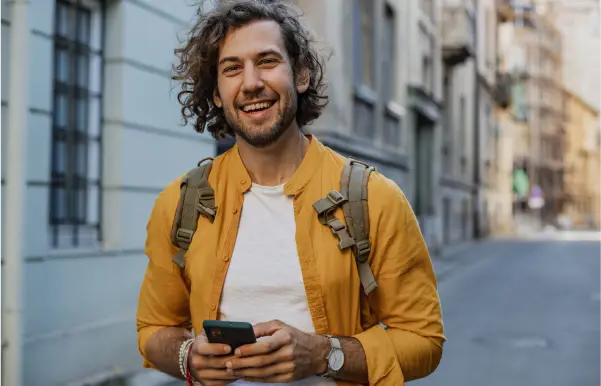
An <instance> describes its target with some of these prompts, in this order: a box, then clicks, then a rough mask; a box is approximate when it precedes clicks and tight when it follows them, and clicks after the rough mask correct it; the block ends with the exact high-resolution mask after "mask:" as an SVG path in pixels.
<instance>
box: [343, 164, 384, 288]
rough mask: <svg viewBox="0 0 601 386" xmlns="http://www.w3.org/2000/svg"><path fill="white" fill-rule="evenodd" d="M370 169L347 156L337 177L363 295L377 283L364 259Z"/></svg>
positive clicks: (368, 247) (367, 251) (367, 249)
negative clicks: (353, 241) (343, 197)
mask: <svg viewBox="0 0 601 386" xmlns="http://www.w3.org/2000/svg"><path fill="white" fill-rule="evenodd" d="M374 170H375V168H374V167H373V166H370V165H367V164H365V163H363V162H360V161H357V160H355V159H352V158H349V159H348V161H347V162H346V164H345V165H344V168H343V169H342V176H341V178H340V190H341V193H342V195H343V196H345V197H347V198H348V200H347V201H346V202H345V203H343V204H342V210H343V212H344V217H345V219H346V224H347V227H348V231H349V233H350V236H351V237H352V238H353V240H355V245H354V247H353V252H354V253H355V260H356V261H357V268H358V271H359V277H360V279H361V284H362V285H363V290H364V291H365V294H366V295H369V293H370V292H372V291H373V290H374V289H376V288H377V287H378V285H377V283H376V279H375V277H374V274H373V272H372V271H371V268H370V266H369V264H368V263H367V260H368V259H369V254H370V252H371V243H370V242H369V208H368V205H367V185H368V181H369V176H370V174H371V172H372V171H374Z"/></svg>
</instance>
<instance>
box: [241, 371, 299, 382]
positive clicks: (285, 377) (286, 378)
mask: <svg viewBox="0 0 601 386" xmlns="http://www.w3.org/2000/svg"><path fill="white" fill-rule="evenodd" d="M243 380H244V381H246V382H251V383H290V382H292V381H293V380H294V375H293V374H292V373H285V374H278V375H274V376H273V377H267V378H260V377H244V379H243Z"/></svg>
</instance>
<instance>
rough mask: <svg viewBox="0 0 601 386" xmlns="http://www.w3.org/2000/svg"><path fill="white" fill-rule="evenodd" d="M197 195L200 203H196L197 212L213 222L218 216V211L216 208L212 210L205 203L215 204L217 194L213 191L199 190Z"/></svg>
mask: <svg viewBox="0 0 601 386" xmlns="http://www.w3.org/2000/svg"><path fill="white" fill-rule="evenodd" d="M197 193H198V201H197V202H196V210H198V212H200V213H201V214H202V215H203V216H205V217H207V218H209V220H211V221H212V220H213V219H214V218H215V216H216V215H217V211H216V210H215V208H212V207H210V206H208V205H206V204H205V203H211V204H212V203H214V202H215V193H214V192H213V191H212V189H198V192H197Z"/></svg>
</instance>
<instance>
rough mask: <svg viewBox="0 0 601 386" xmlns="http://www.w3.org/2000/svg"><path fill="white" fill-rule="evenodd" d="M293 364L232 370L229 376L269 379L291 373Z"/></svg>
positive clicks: (283, 363) (282, 363) (285, 363)
mask: <svg viewBox="0 0 601 386" xmlns="http://www.w3.org/2000/svg"><path fill="white" fill-rule="evenodd" d="M293 372H294V363H293V362H280V363H274V364H272V365H269V366H266V367H258V368H257V367H251V368H246V369H238V370H232V372H230V374H231V375H235V376H237V377H251V378H271V377H274V376H276V375H281V374H286V373H293Z"/></svg>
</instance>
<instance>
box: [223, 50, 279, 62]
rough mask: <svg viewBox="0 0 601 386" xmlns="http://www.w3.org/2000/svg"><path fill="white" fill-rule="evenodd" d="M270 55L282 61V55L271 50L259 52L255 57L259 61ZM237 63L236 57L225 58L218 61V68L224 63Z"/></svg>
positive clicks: (238, 59) (237, 58)
mask: <svg viewBox="0 0 601 386" xmlns="http://www.w3.org/2000/svg"><path fill="white" fill-rule="evenodd" d="M270 55H273V56H277V57H278V58H279V59H282V54H280V53H279V52H278V51H276V50H271V49H269V50H263V51H261V52H259V54H258V55H257V56H258V58H259V59H260V58H264V57H266V56H270ZM239 61H240V58H239V57H237V56H226V57H224V58H221V59H220V60H219V63H218V66H221V65H222V64H223V63H226V62H239Z"/></svg>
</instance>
